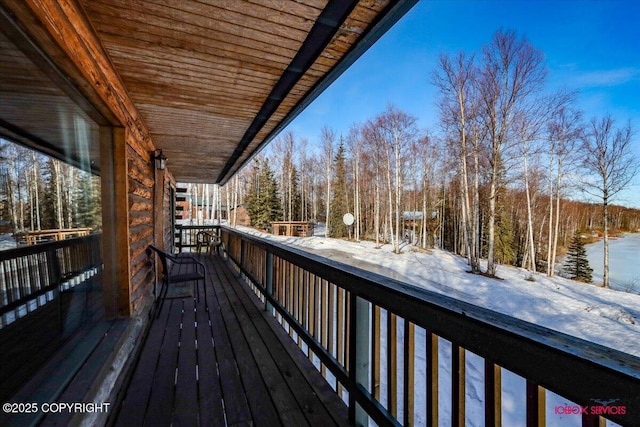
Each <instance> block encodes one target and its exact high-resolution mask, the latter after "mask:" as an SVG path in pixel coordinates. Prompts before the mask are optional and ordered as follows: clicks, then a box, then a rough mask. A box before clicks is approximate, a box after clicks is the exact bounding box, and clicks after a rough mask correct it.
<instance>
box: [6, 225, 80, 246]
mask: <svg viewBox="0 0 640 427" xmlns="http://www.w3.org/2000/svg"><path fill="white" fill-rule="evenodd" d="M90 233H91V229H90V228H67V229H63V228H60V229H52V230H34V231H25V232H24V233H21V234H19V235H18V237H19V238H23V239H24V241H25V242H26V244H27V245H35V244H36V243H42V242H50V241H52V240H65V239H71V238H74V237H84V236H88V235H89V234H90Z"/></svg>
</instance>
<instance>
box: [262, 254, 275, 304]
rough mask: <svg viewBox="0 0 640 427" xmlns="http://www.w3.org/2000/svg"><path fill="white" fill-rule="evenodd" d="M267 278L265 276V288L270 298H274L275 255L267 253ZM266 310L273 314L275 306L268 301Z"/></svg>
mask: <svg viewBox="0 0 640 427" xmlns="http://www.w3.org/2000/svg"><path fill="white" fill-rule="evenodd" d="M265 268H266V269H267V271H266V276H265V284H264V287H265V289H266V290H267V295H268V296H271V297H272V296H273V254H272V253H271V252H269V251H267V260H266V263H265ZM264 310H265V311H268V312H269V313H271V314H273V305H272V304H271V303H270V302H269V300H268V299H267V300H266V301H265V304H264Z"/></svg>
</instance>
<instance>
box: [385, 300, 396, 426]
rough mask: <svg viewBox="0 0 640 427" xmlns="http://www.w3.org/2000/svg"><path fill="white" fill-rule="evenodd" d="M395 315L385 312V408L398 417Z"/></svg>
mask: <svg viewBox="0 0 640 427" xmlns="http://www.w3.org/2000/svg"><path fill="white" fill-rule="evenodd" d="M396 328H397V318H396V315H395V314H393V313H390V312H387V408H388V409H389V412H391V414H392V415H393V416H394V417H396V418H397V417H398V379H397V375H396V374H397V372H398V331H397V329H396Z"/></svg>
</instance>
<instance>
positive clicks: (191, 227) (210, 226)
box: [176, 224, 222, 230]
mask: <svg viewBox="0 0 640 427" xmlns="http://www.w3.org/2000/svg"><path fill="white" fill-rule="evenodd" d="M220 227H222V226H221V225H218V224H206V225H204V224H203V225H185V224H176V229H178V230H180V229H182V230H202V229H207V230H209V229H216V228H220Z"/></svg>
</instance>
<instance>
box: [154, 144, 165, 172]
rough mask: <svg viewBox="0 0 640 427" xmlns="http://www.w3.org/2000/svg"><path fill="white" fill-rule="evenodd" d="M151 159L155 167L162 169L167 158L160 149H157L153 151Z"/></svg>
mask: <svg viewBox="0 0 640 427" xmlns="http://www.w3.org/2000/svg"><path fill="white" fill-rule="evenodd" d="M153 159H154V160H155V162H156V169H158V170H164V168H165V167H166V166H167V158H166V157H165V156H164V154H162V150H160V149H158V150H156V151H154V152H153Z"/></svg>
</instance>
